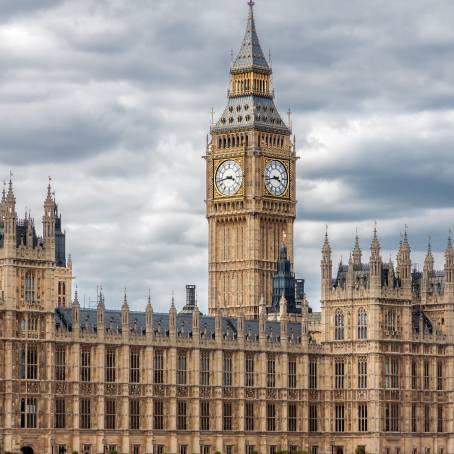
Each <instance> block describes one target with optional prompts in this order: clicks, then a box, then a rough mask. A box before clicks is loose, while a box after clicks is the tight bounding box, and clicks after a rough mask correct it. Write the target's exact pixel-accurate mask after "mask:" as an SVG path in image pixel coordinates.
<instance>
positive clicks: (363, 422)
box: [358, 404, 367, 432]
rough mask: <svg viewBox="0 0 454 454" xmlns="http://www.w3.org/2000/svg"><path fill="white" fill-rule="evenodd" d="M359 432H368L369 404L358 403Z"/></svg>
mask: <svg viewBox="0 0 454 454" xmlns="http://www.w3.org/2000/svg"><path fill="white" fill-rule="evenodd" d="M358 432H367V404H358Z"/></svg>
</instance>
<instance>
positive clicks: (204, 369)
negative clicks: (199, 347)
mask: <svg viewBox="0 0 454 454" xmlns="http://www.w3.org/2000/svg"><path fill="white" fill-rule="evenodd" d="M200 384H201V385H202V386H209V385H210V354H209V352H207V351H204V352H202V353H201V355H200Z"/></svg>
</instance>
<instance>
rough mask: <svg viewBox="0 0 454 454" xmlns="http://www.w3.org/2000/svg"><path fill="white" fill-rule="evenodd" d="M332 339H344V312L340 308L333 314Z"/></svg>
mask: <svg viewBox="0 0 454 454" xmlns="http://www.w3.org/2000/svg"><path fill="white" fill-rule="evenodd" d="M334 339H335V340H344V313H343V312H342V311H341V310H340V309H338V310H337V311H336V314H335V316H334Z"/></svg>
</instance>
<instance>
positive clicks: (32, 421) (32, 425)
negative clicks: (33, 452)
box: [20, 398, 38, 429]
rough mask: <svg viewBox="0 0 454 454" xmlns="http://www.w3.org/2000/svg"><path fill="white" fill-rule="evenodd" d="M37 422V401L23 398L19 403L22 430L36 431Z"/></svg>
mask: <svg viewBox="0 0 454 454" xmlns="http://www.w3.org/2000/svg"><path fill="white" fill-rule="evenodd" d="M37 421H38V401H37V400H36V399H34V398H26V399H25V398H24V399H21V401H20V426H21V428H23V429H36V428H37Z"/></svg>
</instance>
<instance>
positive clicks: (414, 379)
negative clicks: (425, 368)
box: [411, 359, 418, 389]
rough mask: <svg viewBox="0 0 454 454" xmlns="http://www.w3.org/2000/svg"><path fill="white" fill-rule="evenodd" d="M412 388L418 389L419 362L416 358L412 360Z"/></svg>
mask: <svg viewBox="0 0 454 454" xmlns="http://www.w3.org/2000/svg"><path fill="white" fill-rule="evenodd" d="M411 389H418V363H417V362H416V360H415V359H414V360H413V361H412V362H411Z"/></svg>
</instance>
